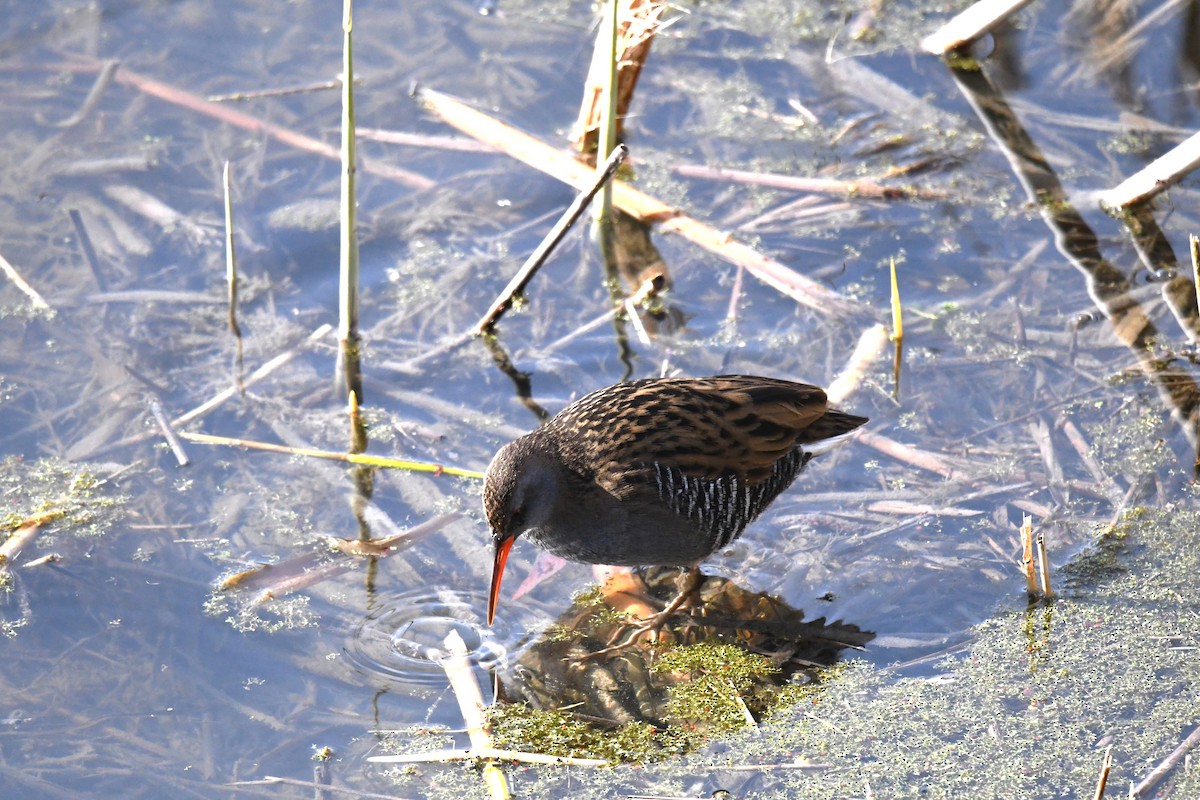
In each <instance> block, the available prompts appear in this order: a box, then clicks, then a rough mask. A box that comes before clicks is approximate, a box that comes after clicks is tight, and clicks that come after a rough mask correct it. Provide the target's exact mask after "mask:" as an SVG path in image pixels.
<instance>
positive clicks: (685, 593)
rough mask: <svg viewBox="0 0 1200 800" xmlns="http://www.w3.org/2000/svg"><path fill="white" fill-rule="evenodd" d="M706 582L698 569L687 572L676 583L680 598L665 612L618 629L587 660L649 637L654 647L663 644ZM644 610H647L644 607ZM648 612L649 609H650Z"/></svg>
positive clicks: (693, 568)
mask: <svg viewBox="0 0 1200 800" xmlns="http://www.w3.org/2000/svg"><path fill="white" fill-rule="evenodd" d="M703 582H704V576H703V575H702V574H701V573H700V570H698V569H696V568H695V567H692V568H690V569H687V570H685V571H684V572H683V573H682V574H680V576H679V577H678V578H677V580H676V587H677V589H678V592H677V594H676V595H675V597H674V599H672V600H671V602H670V603H668V604H667V606H666V607H665V608H664V609H663V610H662V611H659V612H658V613H655V614H652V615H651V616H649V617H644V618H638V619H637V620H636V621H633V622H628V623H622V624H620V625H618V626H617V630H616V631H615V632H614V633H613V635H612V636H610V637H609V639H608V641H607V642H605V646H604V647H603V648H602V649H600V650H597V651H595V652H593V653H589V654H588V655H587V656H585V657H584V658H585V659H595V658H599V657H602V656H606V655H610V654H612V653H615V652H618V651H620V650H624V649H626V648H629V647H632V646H634V645H636V644H638V643H639V642H641V641H643V639H644V638H647V637H648V641H649V642H650V643H651V644H658V643H659V642H661V641H662V634H663V629H664V628H665V627H666V625H667V623H668V622H669V621H670V620H671V619H672V618H673V617H674V616H675V615H676V612H678V611H679V609H680V608H683V607H684V606H685V605H690V604H692V603H694V602H695V600H696V592H697V590H698V589H699V588H700V585H701V584H702V583H703ZM642 607H643V608H646V607H645V605H644V604H643V605H642ZM646 610H649V609H648V608H647V609H646Z"/></svg>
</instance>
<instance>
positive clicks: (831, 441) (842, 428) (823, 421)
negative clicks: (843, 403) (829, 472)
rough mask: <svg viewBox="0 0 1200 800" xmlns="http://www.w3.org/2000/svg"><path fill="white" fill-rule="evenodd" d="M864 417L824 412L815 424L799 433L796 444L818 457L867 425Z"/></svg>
mask: <svg viewBox="0 0 1200 800" xmlns="http://www.w3.org/2000/svg"><path fill="white" fill-rule="evenodd" d="M867 421H868V420H867V418H866V417H860V416H858V415H857V414H847V413H846V412H844V411H832V410H831V411H826V412H825V414H824V415H823V416H822V417H821V418H820V419H818V420H817V421H816V422H814V423H812V424H811V425H809V426H808V427H807V428H805V429H804V431H803V432H801V434H800V436H799V437H798V438H797V439H796V443H797V444H800V445H803V446H804V449H805V450H806V451H807V452H809V453H812V454H813V455H820V454H821V453H824V452H826V451H828V450H831V449H833V448H834V447H837V446H838V445H839V444H841V443H843V442H844V441H846V440H847V439H848V438H850V434H852V433H854V431H855V430H857V429H858V428H859V427H861V426H863V425H865V424H866V423H867Z"/></svg>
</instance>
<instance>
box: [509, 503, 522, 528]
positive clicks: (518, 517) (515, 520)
mask: <svg viewBox="0 0 1200 800" xmlns="http://www.w3.org/2000/svg"><path fill="white" fill-rule="evenodd" d="M524 519H525V506H517V507H516V508H514V509H513V510H512V514H511V515H509V521H510V522H511V523H512V524H513V525H519V524H520V523H521V521H522V520H524Z"/></svg>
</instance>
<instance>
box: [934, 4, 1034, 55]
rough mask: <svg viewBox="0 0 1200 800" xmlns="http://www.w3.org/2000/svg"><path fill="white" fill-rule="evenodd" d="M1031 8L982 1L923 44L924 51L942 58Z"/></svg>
mask: <svg viewBox="0 0 1200 800" xmlns="http://www.w3.org/2000/svg"><path fill="white" fill-rule="evenodd" d="M1027 5H1029V0H979V2H978V3H975V4H974V5H970V6H968V7H967V8H965V9H963V10H962V11H960V12H959V13H958V14H955V15H954V16H953V17H952V18H951V19H950V21H949V22H947V23H946V24H945V25H943V26H942V27H940V28H938V29H937V30H936V31H934V32H933V33H931V34H929V35H928V36H926V37H925V38H924V39H922V40H921V49H922V50H924V51H925V52H927V53H933V54H934V55H935V56H940V55H943V54H945V53H948V52H950V51H951V50H957V49H958V48H960V47H965V46H966V45H968V44H970V43H971V42H973V41H975V40H976V39H978V38H979V37H980V36H983V35H984V34H985V33H988V32H989V31H991V29H992V28H994V27H995V26H996V25H997V24H998V23H999V22H1001V21H1002V20H1004V19H1005V18H1007V17H1009V16H1010V15H1012V14H1015V13H1016V12H1018V11H1020V10H1021V9H1022V8H1024V7H1025V6H1027Z"/></svg>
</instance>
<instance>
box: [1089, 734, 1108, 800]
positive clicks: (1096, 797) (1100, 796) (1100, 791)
mask: <svg viewBox="0 0 1200 800" xmlns="http://www.w3.org/2000/svg"><path fill="white" fill-rule="evenodd" d="M1110 772H1112V745H1111V744H1110V745H1109V746H1108V747H1106V748H1105V749H1104V762H1103V763H1102V764H1101V765H1100V778H1099V779H1098V780H1097V781H1096V791H1095V793H1094V794H1093V795H1092V800H1104V787H1105V786H1107V785H1108V773H1110Z"/></svg>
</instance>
